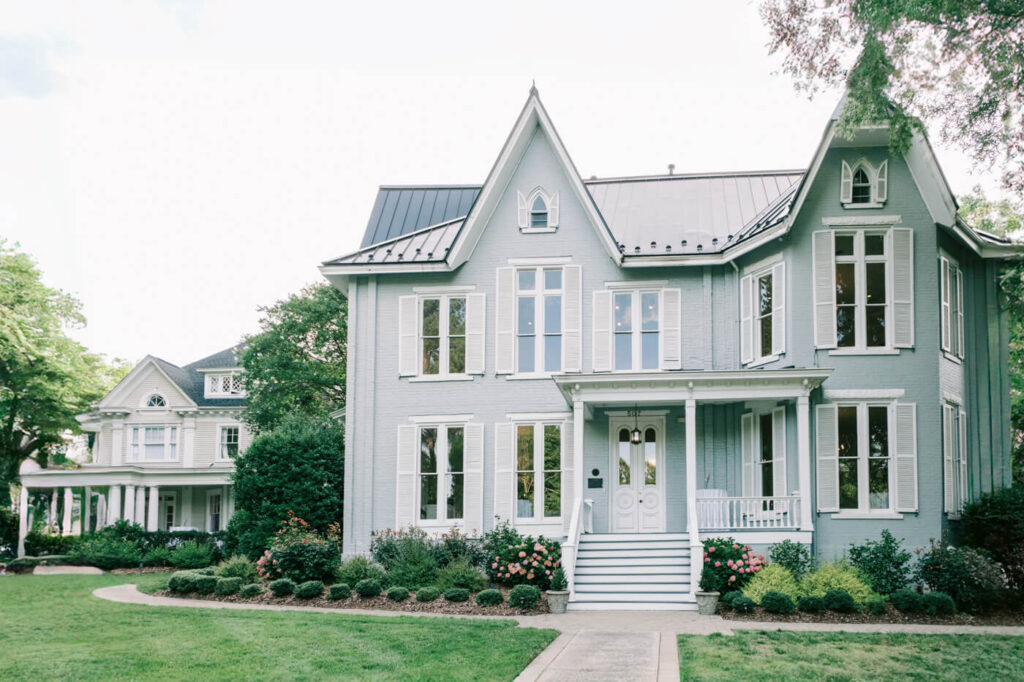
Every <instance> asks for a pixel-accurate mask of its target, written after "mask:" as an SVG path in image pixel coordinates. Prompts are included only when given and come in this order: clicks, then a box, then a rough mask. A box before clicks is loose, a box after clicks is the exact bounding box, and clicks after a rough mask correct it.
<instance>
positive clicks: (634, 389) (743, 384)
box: [553, 368, 832, 406]
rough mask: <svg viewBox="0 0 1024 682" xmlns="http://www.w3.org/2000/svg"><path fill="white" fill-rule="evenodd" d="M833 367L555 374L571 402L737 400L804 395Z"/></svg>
mask: <svg viewBox="0 0 1024 682" xmlns="http://www.w3.org/2000/svg"><path fill="white" fill-rule="evenodd" d="M831 373H832V370H831V369H820V368H794V369H777V370H763V369H743V370H710V371H703V370H702V371H696V372H685V371H684V372H629V373H621V374H559V375H557V376H555V377H553V379H554V381H555V384H556V385H557V386H558V388H559V390H561V391H562V395H563V396H565V400H566V402H568V403H569V404H570V405H572V404H573V402H575V401H576V400H581V401H583V402H584V403H585V404H587V405H588V406H605V405H607V406H613V405H628V404H631V403H644V404H646V405H651V404H663V405H673V404H679V403H682V402H684V401H686V400H689V399H694V400H697V401H698V402H734V401H737V400H787V399H792V398H799V397H806V396H808V395H810V393H811V391H813V390H814V389H816V388H818V387H819V386H821V384H822V382H824V381H825V379H827V378H828V376H829V375H830V374H831Z"/></svg>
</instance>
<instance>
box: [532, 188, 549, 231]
mask: <svg viewBox="0 0 1024 682" xmlns="http://www.w3.org/2000/svg"><path fill="white" fill-rule="evenodd" d="M547 226H548V205H547V202H545V201H544V197H542V196H541V195H539V194H538V195H537V197H536V198H535V199H534V200H533V206H531V207H530V227H547Z"/></svg>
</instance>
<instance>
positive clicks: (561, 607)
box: [548, 590, 569, 613]
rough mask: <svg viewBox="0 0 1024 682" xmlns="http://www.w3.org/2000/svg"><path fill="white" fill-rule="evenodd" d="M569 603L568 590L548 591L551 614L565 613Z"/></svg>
mask: <svg viewBox="0 0 1024 682" xmlns="http://www.w3.org/2000/svg"><path fill="white" fill-rule="evenodd" d="M568 603H569V592H568V590H558V591H556V590H548V609H550V610H551V613H565V607H566V605H567V604H568Z"/></svg>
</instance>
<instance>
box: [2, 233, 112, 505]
mask: <svg viewBox="0 0 1024 682" xmlns="http://www.w3.org/2000/svg"><path fill="white" fill-rule="evenodd" d="M81 308H82V305H81V303H80V302H79V301H78V300H76V299H75V298H74V297H73V296H70V295H69V294H67V293H65V292H63V291H59V290H57V289H53V288H50V287H48V286H46V285H45V284H43V282H42V278H41V273H40V271H39V269H38V268H37V267H36V263H35V261H33V260H32V258H30V257H29V256H28V255H27V254H25V253H22V252H20V251H18V250H17V249H16V248H11V247H8V246H7V242H6V240H3V239H0V506H4V505H7V504H9V503H10V486H11V484H12V483H14V482H16V480H17V476H18V470H19V468H20V467H21V463H22V462H24V461H25V460H26V459H27V458H29V457H32V458H33V459H35V460H36V461H38V462H39V464H40V466H43V467H45V466H47V465H48V464H49V463H51V461H52V458H53V457H59V456H60V455H61V454H62V445H63V444H64V442H65V437H66V435H67V433H68V432H69V431H70V432H72V433H74V432H77V431H78V422H77V421H76V420H75V415H77V414H80V413H82V412H85V411H87V410H88V408H89V406H90V405H91V404H92V403H93V402H95V401H96V400H98V399H99V398H101V397H102V396H103V395H104V394H105V393H106V392H107V391H108V390H110V388H111V387H112V386H113V385H114V384H115V383H116V382H117V381H118V380H119V379H120V377H122V376H124V373H125V371H126V367H125V366H124V364H123V363H120V362H118V361H115V364H114V365H113V366H110V365H107V363H106V362H104V360H103V357H102V356H101V355H97V354H93V353H89V352H88V351H87V350H86V349H85V347H84V346H82V345H81V344H79V343H78V342H77V341H74V340H73V339H71V338H70V337H69V336H68V335H67V331H68V330H69V329H72V328H76V327H81V326H83V325H84V324H85V317H84V316H83V315H82V310H81Z"/></svg>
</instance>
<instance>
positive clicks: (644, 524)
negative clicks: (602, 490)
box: [611, 418, 665, 533]
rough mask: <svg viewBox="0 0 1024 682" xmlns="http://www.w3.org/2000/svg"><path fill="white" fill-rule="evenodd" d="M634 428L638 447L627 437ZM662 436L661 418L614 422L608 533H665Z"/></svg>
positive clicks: (662, 424)
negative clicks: (638, 439)
mask: <svg viewBox="0 0 1024 682" xmlns="http://www.w3.org/2000/svg"><path fill="white" fill-rule="evenodd" d="M634 424H635V425H634ZM634 428H637V429H639V430H640V442H639V443H633V442H632V439H631V437H630V436H631V433H632V431H633V429H634ZM664 433H665V427H664V422H663V420H662V419H661V418H658V421H657V422H655V421H654V420H652V419H649V420H643V419H641V420H640V421H639V422H635V423H626V422H613V425H612V438H613V442H612V472H611V478H612V481H613V485H612V510H611V532H613V533H660V532H663V531H664V530H665V491H664V485H663V479H664V476H665V472H664V466H663V465H664V461H665V442H664V441H665V439H664Z"/></svg>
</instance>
